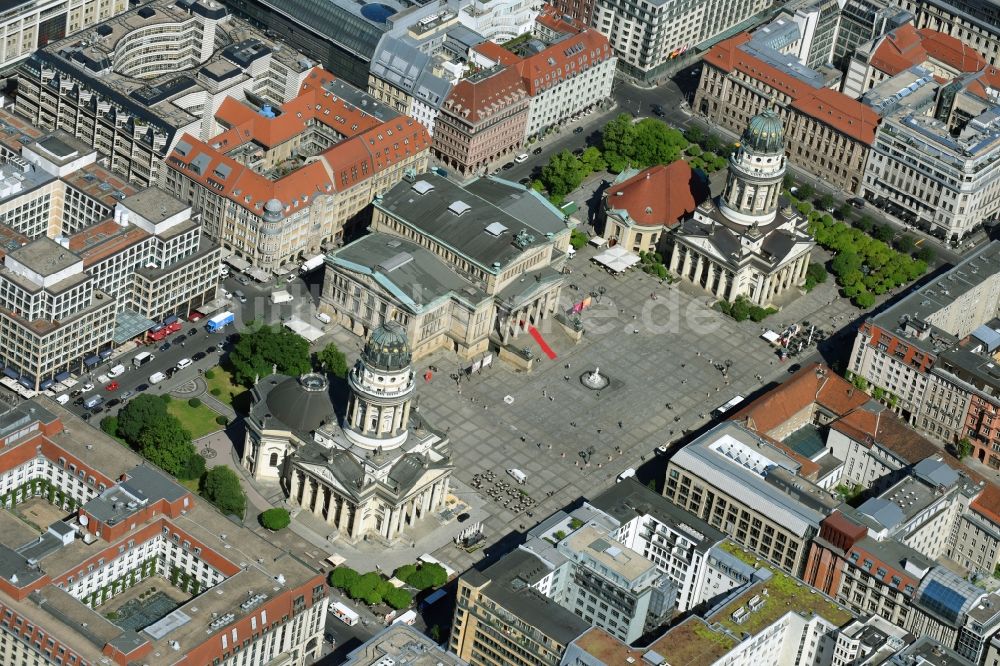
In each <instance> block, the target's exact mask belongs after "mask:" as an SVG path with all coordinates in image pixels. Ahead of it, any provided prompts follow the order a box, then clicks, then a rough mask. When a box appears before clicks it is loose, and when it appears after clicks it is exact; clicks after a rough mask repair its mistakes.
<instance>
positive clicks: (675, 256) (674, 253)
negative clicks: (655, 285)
mask: <svg viewBox="0 0 1000 666" xmlns="http://www.w3.org/2000/svg"><path fill="white" fill-rule="evenodd" d="M680 247H681V246H680V244H679V243H674V247H673V248H672V249H671V250H670V272H671V273H677V264H678V263H680V260H681V256H680Z"/></svg>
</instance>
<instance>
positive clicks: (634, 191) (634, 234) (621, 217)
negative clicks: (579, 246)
mask: <svg viewBox="0 0 1000 666" xmlns="http://www.w3.org/2000/svg"><path fill="white" fill-rule="evenodd" d="M702 190H704V187H703V186H702V185H701V181H700V179H699V177H698V176H697V175H696V174H695V173H694V172H693V171H692V170H691V167H690V166H689V165H688V163H687V162H686V161H685V160H677V161H676V162H674V163H672V164H667V165H663V164H660V165H657V166H652V167H649V168H648V169H643V170H642V171H640V170H638V169H632V168H628V169H625V170H624V171H622V172H621V173H620V174H618V176H617V177H616V178H615V180H614V182H612V183H611V186H610V187H609V188H607V189H606V190H605V191H604V195H603V198H602V200H601V216H602V217H603V219H604V233H603V234H602V235H603V237H604V239H605V240H607V241H608V243H609V244H610V245H621V246H622V247H625V248H627V249H629V250H631V251H632V252H663V251H665V250H667V249H669V247H670V243H669V238H670V236H669V233H670V232H671V231H673V229H674V228H676V227H677V225H678V224H680V222H681V221H682V220H684V219H686V218H688V217H690V216H691V215H692V214H693V213H694V210H695V208H696V207H697V205H698V203H700V201H701V200H702V199H703V198H705V195H706V193H705V192H703V191H702Z"/></svg>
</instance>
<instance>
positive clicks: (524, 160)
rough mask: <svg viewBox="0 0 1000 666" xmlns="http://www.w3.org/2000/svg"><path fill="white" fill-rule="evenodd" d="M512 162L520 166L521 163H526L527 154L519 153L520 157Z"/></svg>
mask: <svg viewBox="0 0 1000 666" xmlns="http://www.w3.org/2000/svg"><path fill="white" fill-rule="evenodd" d="M514 161H515V162H517V163H518V164H520V163H521V162H527V161H528V153H521V154H520V155H518V156H517V157H515V158H514Z"/></svg>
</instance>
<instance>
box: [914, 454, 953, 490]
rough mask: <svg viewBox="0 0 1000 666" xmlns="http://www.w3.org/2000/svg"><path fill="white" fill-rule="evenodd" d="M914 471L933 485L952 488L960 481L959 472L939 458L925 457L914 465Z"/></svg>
mask: <svg viewBox="0 0 1000 666" xmlns="http://www.w3.org/2000/svg"><path fill="white" fill-rule="evenodd" d="M913 473H914V474H916V475H917V476H918V477H920V478H921V479H923V480H924V481H926V482H927V483H929V484H931V485H932V486H944V487H945V488H950V487H951V486H953V485H955V484H956V483H957V482H958V472H956V471H955V470H954V469H952V468H951V467H949V466H948V465H946V464H945V463H944V461H943V460H940V459H937V458H924V459H923V460H921V461H920V462H918V463H917V464H916V465H915V466H914V467H913Z"/></svg>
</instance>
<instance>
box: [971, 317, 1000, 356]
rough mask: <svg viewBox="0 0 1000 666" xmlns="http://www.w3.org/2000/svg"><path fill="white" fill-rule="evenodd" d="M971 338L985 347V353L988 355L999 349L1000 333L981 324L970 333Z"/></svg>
mask: <svg viewBox="0 0 1000 666" xmlns="http://www.w3.org/2000/svg"><path fill="white" fill-rule="evenodd" d="M972 337H974V338H976V339H977V340H979V341H980V342H982V343H983V344H984V345H986V351H988V352H990V353H993V352H994V351H996V350H997V348H998V347H1000V331H998V330H997V329H995V328H990V327H989V326H988V325H986V324H983V325H982V326H980V327H979V328H977V329H976V330H974V331H973V332H972Z"/></svg>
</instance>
